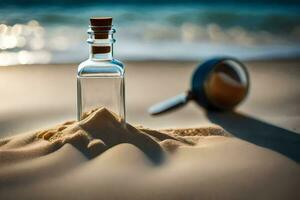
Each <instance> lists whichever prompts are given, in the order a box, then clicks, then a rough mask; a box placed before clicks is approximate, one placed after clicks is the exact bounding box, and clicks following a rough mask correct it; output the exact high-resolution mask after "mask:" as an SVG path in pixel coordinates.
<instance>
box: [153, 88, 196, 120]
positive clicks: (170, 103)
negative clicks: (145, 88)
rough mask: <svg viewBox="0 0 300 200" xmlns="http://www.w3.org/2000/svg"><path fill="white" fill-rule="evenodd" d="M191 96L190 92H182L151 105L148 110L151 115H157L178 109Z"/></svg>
mask: <svg viewBox="0 0 300 200" xmlns="http://www.w3.org/2000/svg"><path fill="white" fill-rule="evenodd" d="M192 98H193V95H192V92H190V91H189V92H184V93H181V94H179V95H177V96H175V97H172V98H170V99H167V100H165V101H163V102H160V103H157V104H155V105H153V106H151V107H150V108H149V110H148V112H149V113H150V114H151V115H159V114H162V113H165V112H169V111H171V110H174V109H178V108H180V107H182V106H183V105H185V104H186V103H187V102H188V101H189V100H191V99H192Z"/></svg>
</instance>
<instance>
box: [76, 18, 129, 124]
mask: <svg viewBox="0 0 300 200" xmlns="http://www.w3.org/2000/svg"><path fill="white" fill-rule="evenodd" d="M114 33H115V29H114V28H113V26H112V18H111V17H94V18H91V19H90V26H89V29H88V34H89V38H88V40H87V42H88V43H89V45H90V55H89V58H88V59H87V60H86V61H84V62H82V63H80V64H79V66H78V72H77V119H78V120H81V119H82V118H83V117H84V116H85V115H86V113H88V112H90V111H92V110H94V109H98V108H103V107H104V108H106V109H108V110H109V111H111V112H113V113H115V114H116V115H118V116H119V118H120V121H121V122H125V91H124V90H125V86H124V75H125V73H124V72H125V71H124V65H123V64H122V63H121V62H120V61H118V60H116V59H114V58H113V43H114V42H115V40H114V38H113V34H114Z"/></svg>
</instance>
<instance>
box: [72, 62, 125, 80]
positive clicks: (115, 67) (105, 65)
mask: <svg viewBox="0 0 300 200" xmlns="http://www.w3.org/2000/svg"><path fill="white" fill-rule="evenodd" d="M124 73H125V66H124V64H123V63H122V62H120V61H118V60H116V59H113V60H101V61H95V60H91V59H88V60H85V61H83V62H81V63H80V64H79V66H78V70H77V75H78V76H124Z"/></svg>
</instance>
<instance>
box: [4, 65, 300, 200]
mask: <svg viewBox="0 0 300 200" xmlns="http://www.w3.org/2000/svg"><path fill="white" fill-rule="evenodd" d="M248 65H249V70H250V76H251V77H252V78H251V81H252V85H251V93H250V96H249V98H248V99H247V101H246V102H245V103H244V104H243V105H242V106H241V107H240V108H239V109H238V110H237V111H235V112H232V113H212V112H205V111H204V110H203V109H201V108H199V107H198V106H197V105H196V104H194V103H190V104H189V105H188V106H186V107H185V108H183V109H181V110H179V111H177V112H174V113H172V114H169V115H164V116H162V117H156V118H151V117H149V116H148V114H147V113H146V109H147V108H148V106H150V105H151V104H152V103H155V102H157V101H159V100H162V99H164V98H166V97H170V96H172V95H176V94H177V93H178V92H181V91H184V90H186V89H187V88H188V85H189V77H190V74H191V73H192V70H193V68H194V66H195V63H194V62H130V63H128V68H127V82H126V83H127V105H128V107H127V108H128V122H129V123H131V124H134V125H135V126H132V125H130V124H127V125H126V126H124V125H122V124H121V123H120V122H119V120H118V118H117V117H115V116H114V115H113V114H111V113H110V112H109V111H107V110H106V109H98V110H95V111H94V112H92V113H91V114H90V115H89V116H88V117H86V118H85V119H83V120H82V121H80V122H74V121H67V119H69V120H72V119H75V116H76V115H75V108H76V107H75V102H74V101H75V94H76V92H75V89H76V88H75V86H76V77H75V76H74V74H75V72H76V68H75V66H73V67H70V66H68V65H59V66H58V65H46V66H12V67H5V68H2V69H1V72H2V73H1V74H0V87H1V88H0V89H1V91H2V104H1V105H0V107H1V117H0V127H1V138H2V139H1V140H0V163H1V164H0V199H299V198H300V192H299V190H298V187H299V184H300V166H299V162H300V152H299V145H300V139H299V132H300V125H299V124H300V123H299V122H300V121H299V116H300V110H299V106H300V105H299V103H298V99H299V97H300V90H299V87H300V86H299V85H300V84H299V78H298V75H299V72H300V68H299V65H298V62H296V61H278V62H274V61H272V62H252V63H248ZM153 77H155V78H156V79H155V81H153ZM170 85H171V86H172V87H170ZM55 124H59V125H56V126H54V125H55ZM138 124H143V125H144V126H145V127H150V128H151V129H148V128H143V127H141V126H137V125H138ZM51 126H52V128H45V127H51ZM188 127H191V128H189V129H187V128H188ZM167 128H168V129H167ZM33 130H35V131H33ZM21 132H24V133H21ZM25 132H27V133H25ZM16 133H19V134H16Z"/></svg>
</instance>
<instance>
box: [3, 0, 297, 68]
mask: <svg viewBox="0 0 300 200" xmlns="http://www.w3.org/2000/svg"><path fill="white" fill-rule="evenodd" d="M299 5H300V2H299V1H293V0H286V1H283V0H282V1H280V0H265V1H258V0H253V1H246V0H203V1H196V0H176V1H167V0H154V1H150V0H146V1H138V0H127V1H126V0H117V1H113V2H112V1H108V0H90V1H88V0H60V1H56V0H47V1H39V0H9V1H8V0H7V1H5V0H0V65H2V66H6V65H15V64H34V63H77V62H79V61H82V60H84V59H85V58H86V57H87V56H88V45H87V44H86V42H85V40H86V38H87V34H86V30H87V28H88V23H89V21H88V19H89V17H91V16H113V18H114V25H115V28H116V29H117V33H116V35H115V38H116V39H117V43H116V46H115V47H116V48H115V55H116V57H118V58H120V59H121V60H199V59H202V58H207V57H210V56H213V55H214V56H215V55H230V56H235V57H238V58H240V59H243V60H262V59H282V58H298V57H299V55H300V6H299ZM158 46H159V48H157V47H158Z"/></svg>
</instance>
